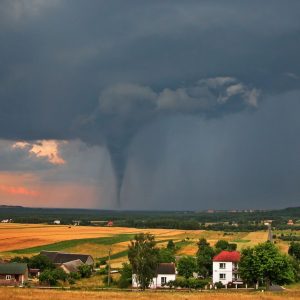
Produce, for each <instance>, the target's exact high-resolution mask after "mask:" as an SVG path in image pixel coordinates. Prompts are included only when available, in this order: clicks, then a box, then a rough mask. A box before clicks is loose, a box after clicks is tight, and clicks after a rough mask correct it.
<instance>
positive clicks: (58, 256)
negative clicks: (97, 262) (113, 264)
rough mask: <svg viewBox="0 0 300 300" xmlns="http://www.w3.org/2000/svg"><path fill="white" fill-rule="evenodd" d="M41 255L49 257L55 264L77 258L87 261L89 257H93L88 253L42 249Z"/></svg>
mask: <svg viewBox="0 0 300 300" xmlns="http://www.w3.org/2000/svg"><path fill="white" fill-rule="evenodd" d="M41 255H45V256H47V257H49V259H50V260H51V261H52V262H53V263H54V264H63V263H66V262H69V261H73V260H77V259H80V260H81V261H82V262H83V263H86V262H87V260H88V258H89V257H90V258H92V257H91V256H90V255H88V254H76V253H63V252H56V251H42V252H41ZM92 259H93V258H92Z"/></svg>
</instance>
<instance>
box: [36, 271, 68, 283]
mask: <svg viewBox="0 0 300 300" xmlns="http://www.w3.org/2000/svg"><path fill="white" fill-rule="evenodd" d="M67 278H68V274H67V273H66V272H64V271H63V270H62V269H60V268H58V269H55V270H45V271H44V272H42V273H41V275H40V276H39V280H40V282H42V283H47V284H49V285H57V283H58V281H59V280H62V281H66V280H67Z"/></svg>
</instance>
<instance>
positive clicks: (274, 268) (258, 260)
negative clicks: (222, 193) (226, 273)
mask: <svg viewBox="0 0 300 300" xmlns="http://www.w3.org/2000/svg"><path fill="white" fill-rule="evenodd" d="M239 271H240V274H241V277H242V278H243V280H244V281H245V282H247V283H256V282H259V281H264V282H265V284H266V287H267V289H268V288H269V286H270V283H272V282H274V283H277V284H285V283H291V282H293V281H294V280H295V272H294V268H293V264H292V261H291V259H290V258H289V257H288V256H287V255H285V254H282V253H280V251H279V250H278V248H277V247H276V246H275V245H274V244H273V243H271V242H265V243H262V244H258V245H257V246H255V247H254V248H246V249H244V250H243V251H242V257H241V261H240V264H239Z"/></svg>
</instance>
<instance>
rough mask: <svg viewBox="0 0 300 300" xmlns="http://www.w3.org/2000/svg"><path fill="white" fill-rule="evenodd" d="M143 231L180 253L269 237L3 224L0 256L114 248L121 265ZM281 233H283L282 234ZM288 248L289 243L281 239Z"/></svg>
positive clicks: (101, 252) (115, 263)
mask: <svg viewBox="0 0 300 300" xmlns="http://www.w3.org/2000/svg"><path fill="white" fill-rule="evenodd" d="M139 232H149V233H151V234H154V235H155V238H156V240H157V242H158V246H159V247H162V246H166V244H167V241H168V240H171V239H172V240H173V241H174V242H175V243H176V245H177V246H178V248H179V250H178V251H177V254H178V255H195V254H196V252H197V241H198V240H199V238H206V239H207V240H208V242H209V243H210V244H211V245H214V244H215V243H216V242H217V241H218V240H220V239H225V240H227V241H229V242H234V243H236V244H237V245H238V250H241V249H242V248H244V247H247V246H253V245H256V244H258V243H261V242H264V241H266V240H267V232H266V231H257V232H250V233H245V232H235V233H224V232H222V231H206V230H176V229H143V230H141V229H136V228H126V227H95V226H65V225H43V224H39V225H33V224H16V223H11V224H0V240H1V243H0V258H10V257H13V256H32V255H35V254H38V253H39V252H40V251H42V250H52V251H65V252H73V253H88V254H91V255H92V256H94V257H95V258H106V257H107V255H108V251H109V249H110V248H111V250H112V255H111V259H112V261H111V262H112V267H120V266H121V264H122V263H123V262H125V261H126V260H127V249H128V243H129V241H130V239H132V237H133V236H134V234H136V233H139ZM278 235H279V234H278ZM278 245H279V247H280V248H281V249H282V250H283V251H285V252H286V251H287V249H288V242H283V241H278Z"/></svg>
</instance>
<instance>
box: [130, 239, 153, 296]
mask: <svg viewBox="0 0 300 300" xmlns="http://www.w3.org/2000/svg"><path fill="white" fill-rule="evenodd" d="M128 259H129V261H130V264H131V265H132V271H133V273H134V274H135V276H136V280H137V282H138V285H139V287H140V288H141V289H143V290H145V289H146V288H148V287H149V285H150V283H151V281H152V279H153V277H154V276H155V272H156V268H157V263H158V248H156V242H155V238H154V235H151V234H148V233H146V234H145V233H140V234H137V235H135V237H134V240H132V241H131V242H130V245H129V246H128Z"/></svg>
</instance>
